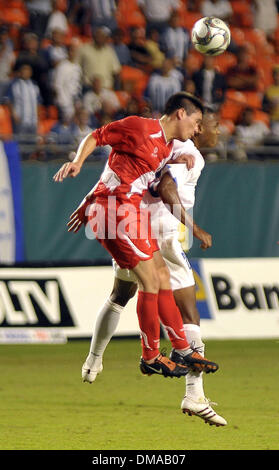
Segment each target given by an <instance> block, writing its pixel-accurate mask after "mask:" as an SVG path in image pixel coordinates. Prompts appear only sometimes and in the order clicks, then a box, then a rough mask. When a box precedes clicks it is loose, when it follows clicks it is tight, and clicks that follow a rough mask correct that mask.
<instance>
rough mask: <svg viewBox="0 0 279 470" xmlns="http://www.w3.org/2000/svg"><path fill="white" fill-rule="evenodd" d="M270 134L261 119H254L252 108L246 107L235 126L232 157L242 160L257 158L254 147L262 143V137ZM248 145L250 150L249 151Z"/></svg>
mask: <svg viewBox="0 0 279 470" xmlns="http://www.w3.org/2000/svg"><path fill="white" fill-rule="evenodd" d="M269 134H270V129H269V128H268V127H267V126H266V124H265V123H264V122H262V121H257V120H255V119H254V112H253V109H252V108H249V107H247V108H246V109H245V110H244V111H243V113H242V115H241V118H240V121H239V123H238V124H237V125H236V127H235V132H234V135H235V144H236V149H235V152H234V158H235V159H236V160H243V159H246V158H259V154H257V150H256V149H255V147H257V146H260V145H263V144H264V139H265V137H266V136H268V135H269ZM249 147H250V151H249ZM251 147H254V148H253V149H252V148H251Z"/></svg>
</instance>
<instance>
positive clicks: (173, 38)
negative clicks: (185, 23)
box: [161, 11, 190, 66]
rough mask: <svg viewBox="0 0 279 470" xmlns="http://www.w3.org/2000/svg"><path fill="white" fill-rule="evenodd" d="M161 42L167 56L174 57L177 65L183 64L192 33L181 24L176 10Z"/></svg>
mask: <svg viewBox="0 0 279 470" xmlns="http://www.w3.org/2000/svg"><path fill="white" fill-rule="evenodd" d="M161 42H162V50H163V51H164V52H165V54H166V57H168V58H172V59H174V60H175V63H176V65H177V66H181V65H182V63H183V62H184V60H185V59H186V57H187V55H188V52H189V47H190V35H189V32H188V31H187V30H186V29H185V28H183V27H182V26H181V25H180V17H179V14H178V13H177V12H176V11H175V12H173V13H172V15H171V17H170V20H169V24H168V27H167V28H166V30H165V32H164V33H163V34H162V36H161Z"/></svg>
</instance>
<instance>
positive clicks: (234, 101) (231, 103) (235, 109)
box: [220, 88, 247, 123]
mask: <svg viewBox="0 0 279 470" xmlns="http://www.w3.org/2000/svg"><path fill="white" fill-rule="evenodd" d="M245 106H247V105H246V98H245V96H244V94H243V93H242V92H240V91H236V90H234V89H232V88H229V89H228V90H227V93H226V100H225V102H224V103H223V104H222V106H221V109H220V116H221V119H222V120H229V121H232V122H233V123H235V122H236V121H237V119H238V118H239V116H240V114H241V112H242V111H243V109H244V108H245Z"/></svg>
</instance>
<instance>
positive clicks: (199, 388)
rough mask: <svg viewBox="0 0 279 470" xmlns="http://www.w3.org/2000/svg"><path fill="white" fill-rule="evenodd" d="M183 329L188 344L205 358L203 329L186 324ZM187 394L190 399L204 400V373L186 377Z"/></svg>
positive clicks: (191, 374)
mask: <svg viewBox="0 0 279 470" xmlns="http://www.w3.org/2000/svg"><path fill="white" fill-rule="evenodd" d="M183 329H184V331H185V335H186V338H187V341H188V343H189V344H190V346H191V347H193V348H195V349H197V350H198V352H199V353H200V354H201V355H202V356H204V349H205V345H204V343H203V342H202V339H201V329H200V327H199V326H198V325H194V324H188V323H186V324H184V325H183ZM185 379H186V393H185V395H187V397H188V398H192V399H193V400H195V401H199V400H200V399H203V398H204V397H205V396H204V390H203V373H202V372H193V371H190V372H189V373H188V374H187V375H186V376H185Z"/></svg>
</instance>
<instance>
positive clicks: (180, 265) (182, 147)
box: [113, 140, 204, 290]
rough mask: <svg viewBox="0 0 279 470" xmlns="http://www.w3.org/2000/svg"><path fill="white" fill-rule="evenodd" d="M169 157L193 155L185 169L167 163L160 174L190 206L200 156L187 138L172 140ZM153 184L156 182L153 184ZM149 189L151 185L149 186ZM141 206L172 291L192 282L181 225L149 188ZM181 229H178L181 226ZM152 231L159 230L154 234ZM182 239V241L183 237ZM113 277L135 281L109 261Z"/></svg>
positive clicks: (192, 201) (125, 270) (193, 200)
mask: <svg viewBox="0 0 279 470" xmlns="http://www.w3.org/2000/svg"><path fill="white" fill-rule="evenodd" d="M173 154H174V155H173V159H175V158H177V157H179V156H180V155H183V154H190V155H192V156H193V157H194V158H195V163H194V167H193V168H192V169H191V170H187V166H186V163H176V164H167V165H166V166H165V167H164V168H163V171H162V174H163V173H164V172H166V171H168V172H169V173H170V174H171V175H172V177H173V179H174V181H175V182H176V184H177V191H178V194H179V197H180V199H181V202H182V204H183V205H184V207H185V209H186V210H188V211H189V210H190V209H192V208H193V206H194V204H195V189H196V185H197V181H198V179H199V177H200V174H201V171H202V169H203V167H204V159H203V157H202V155H201V153H200V152H199V151H198V149H197V148H196V146H195V145H194V143H193V142H192V141H191V140H187V141H186V142H179V141H175V142H174V149H173ZM154 187H156V184H155V185H154ZM150 190H151V191H153V188H152V186H151V188H150ZM142 202H143V204H142V205H143V206H145V207H147V206H148V208H149V210H150V211H151V226H152V231H153V235H155V236H156V238H157V240H158V245H159V247H160V251H161V255H162V256H163V258H164V261H165V263H166V265H167V267H168V269H169V272H170V283H171V288H172V290H177V289H183V288H185V287H190V286H194V285H195V279H194V275H193V270H192V268H191V265H190V263H189V261H188V259H187V257H186V255H185V250H187V249H189V241H188V240H187V235H186V233H185V227H184V225H183V226H182V224H181V223H180V222H179V220H177V218H176V217H174V216H173V215H172V214H171V213H170V211H169V210H168V209H167V208H166V207H165V205H164V203H163V202H162V201H161V199H160V198H159V197H155V196H152V195H151V193H150V192H149V191H147V192H146V194H145V195H144V197H143V201H142ZM181 226H182V227H183V228H184V232H183V230H181V228H182V227H181ZM156 231H158V232H159V233H158V234H157V233H156ZM185 238H186V240H185ZM113 267H114V270H115V276H116V277H117V278H118V279H122V280H123V281H127V282H135V283H137V282H138V281H137V277H136V275H135V274H134V273H133V271H129V270H128V269H121V268H120V267H119V266H118V265H117V264H116V262H115V261H114V262H113Z"/></svg>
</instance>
